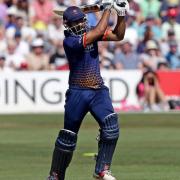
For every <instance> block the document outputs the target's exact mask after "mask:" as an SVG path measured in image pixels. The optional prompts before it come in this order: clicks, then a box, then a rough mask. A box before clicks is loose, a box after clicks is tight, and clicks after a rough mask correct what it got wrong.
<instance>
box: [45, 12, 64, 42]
mask: <svg viewBox="0 0 180 180" xmlns="http://www.w3.org/2000/svg"><path fill="white" fill-rule="evenodd" d="M64 30H65V29H64V26H63V21H62V18H60V17H59V16H57V15H54V16H53V18H52V21H51V23H50V24H49V25H48V28H47V35H48V38H49V39H50V40H51V41H52V43H53V44H54V43H55V42H56V41H57V39H62V38H63V37H64Z"/></svg>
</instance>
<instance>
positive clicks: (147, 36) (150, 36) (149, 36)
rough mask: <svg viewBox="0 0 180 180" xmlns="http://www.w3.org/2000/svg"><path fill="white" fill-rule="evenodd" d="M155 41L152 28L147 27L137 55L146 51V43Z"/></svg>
mask: <svg viewBox="0 0 180 180" xmlns="http://www.w3.org/2000/svg"><path fill="white" fill-rule="evenodd" d="M153 39H154V34H153V32H152V29H151V27H149V26H147V27H146V30H145V32H144V36H143V39H142V40H140V41H139V43H138V46H137V53H143V52H144V51H145V49H146V43H147V41H149V40H153Z"/></svg>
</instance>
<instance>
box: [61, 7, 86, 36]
mask: <svg viewBox="0 0 180 180" xmlns="http://www.w3.org/2000/svg"><path fill="white" fill-rule="evenodd" d="M63 21H64V27H65V28H66V29H67V30H68V31H69V32H70V33H71V34H74V35H79V36H82V35H83V34H84V32H86V31H87V28H88V25H87V19H86V15H85V13H83V12H82V10H81V9H80V8H78V7H77V6H70V7H68V8H67V9H66V10H65V11H64V13H63Z"/></svg>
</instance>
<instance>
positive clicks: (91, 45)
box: [85, 44, 94, 52]
mask: <svg viewBox="0 0 180 180" xmlns="http://www.w3.org/2000/svg"><path fill="white" fill-rule="evenodd" d="M90 51H94V45H93V44H88V45H87V46H86V47H85V52H90Z"/></svg>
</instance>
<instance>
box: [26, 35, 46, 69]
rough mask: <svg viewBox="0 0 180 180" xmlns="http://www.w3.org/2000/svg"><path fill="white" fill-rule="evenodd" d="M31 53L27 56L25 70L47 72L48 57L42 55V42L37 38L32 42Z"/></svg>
mask: <svg viewBox="0 0 180 180" xmlns="http://www.w3.org/2000/svg"><path fill="white" fill-rule="evenodd" d="M31 46H32V51H31V52H30V54H28V55H27V57H26V59H27V69H28V70H30V71H41V70H49V56H48V55H47V54H45V53H44V50H43V48H44V42H43V40H42V39H40V38H37V39H34V40H33V41H32V44H31Z"/></svg>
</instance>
